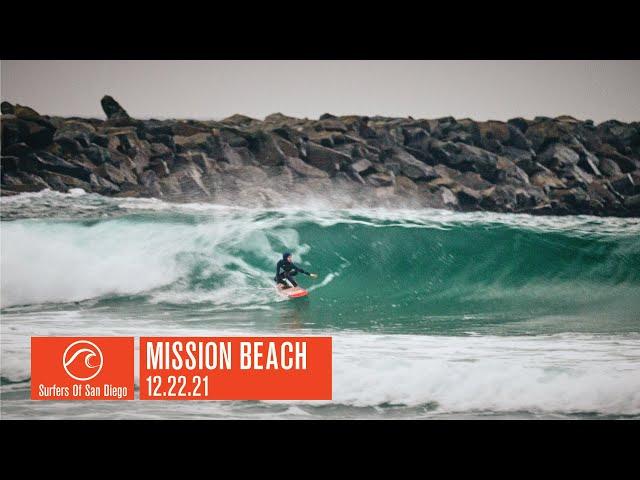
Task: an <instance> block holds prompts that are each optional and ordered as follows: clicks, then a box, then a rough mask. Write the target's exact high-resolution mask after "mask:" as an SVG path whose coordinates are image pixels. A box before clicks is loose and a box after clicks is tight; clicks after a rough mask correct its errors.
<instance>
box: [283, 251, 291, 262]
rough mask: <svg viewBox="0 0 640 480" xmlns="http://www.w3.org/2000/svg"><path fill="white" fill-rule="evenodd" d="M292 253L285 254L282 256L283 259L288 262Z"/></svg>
mask: <svg viewBox="0 0 640 480" xmlns="http://www.w3.org/2000/svg"><path fill="white" fill-rule="evenodd" d="M290 256H291V253H290V252H284V253H283V254H282V259H283V260H284V261H285V262H286V261H287V257H290Z"/></svg>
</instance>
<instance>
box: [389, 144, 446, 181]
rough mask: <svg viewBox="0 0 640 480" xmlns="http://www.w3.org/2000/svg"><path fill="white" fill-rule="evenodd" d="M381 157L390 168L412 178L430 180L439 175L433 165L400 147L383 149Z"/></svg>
mask: <svg viewBox="0 0 640 480" xmlns="http://www.w3.org/2000/svg"><path fill="white" fill-rule="evenodd" d="M381 159H382V160H383V162H384V164H385V166H386V167H387V168H388V169H389V170H391V171H394V172H395V173H396V174H398V175H399V174H402V175H404V176H406V177H408V178H410V179H412V180H423V181H429V180H432V179H434V178H437V177H438V174H437V172H436V171H435V170H434V169H433V167H431V166H429V165H426V164H425V163H423V162H421V161H420V160H418V159H417V158H415V157H414V156H413V155H411V154H410V153H408V152H407V151H406V150H404V149H402V148H399V147H394V148H390V149H386V150H383V152H382V154H381Z"/></svg>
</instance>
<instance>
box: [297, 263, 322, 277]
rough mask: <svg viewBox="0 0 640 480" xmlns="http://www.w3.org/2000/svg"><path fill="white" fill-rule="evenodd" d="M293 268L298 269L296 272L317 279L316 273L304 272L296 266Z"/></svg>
mask: <svg viewBox="0 0 640 480" xmlns="http://www.w3.org/2000/svg"><path fill="white" fill-rule="evenodd" d="M293 268H295V269H296V271H298V272H300V273H304V274H305V275H308V276H310V277H314V278H315V277H317V275H316V274H315V273H311V272H307V271H306V270H303V269H302V268H300V267H298V266H297V265H294V266H293Z"/></svg>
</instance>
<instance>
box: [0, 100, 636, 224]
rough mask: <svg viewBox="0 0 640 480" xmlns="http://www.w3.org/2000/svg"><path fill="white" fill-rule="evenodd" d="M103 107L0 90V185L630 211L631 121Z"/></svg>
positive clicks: (231, 198) (106, 103) (10, 189)
mask: <svg viewBox="0 0 640 480" xmlns="http://www.w3.org/2000/svg"><path fill="white" fill-rule="evenodd" d="M101 105H102V107H103V110H104V113H105V116H106V119H104V120H101V119H82V118H75V117H74V118H61V117H50V116H47V115H41V114H40V113H38V112H36V111H35V110H33V109H32V108H30V107H27V106H23V105H12V104H11V103H9V102H3V103H2V117H1V126H2V158H1V181H2V183H1V192H2V195H15V194H18V193H21V192H34V191H39V190H42V189H46V188H49V189H53V190H57V191H62V192H66V191H68V190H69V189H71V188H83V189H85V190H87V191H89V192H95V193H99V194H102V195H112V196H127V197H132V196H133V197H157V198H162V199H164V200H169V201H216V202H222V203H233V204H237V205H247V206H255V205H263V206H276V205H280V204H292V203H295V202H297V201H299V200H302V199H304V198H309V197H312V198H322V199H324V200H328V201H330V202H332V204H334V205H335V206H343V207H358V206H363V207H375V206H398V207H410V208H421V207H422V208H427V207H434V208H447V209H452V210H463V211H473V210H489V211H497V212H513V213H532V214H545V215H549V214H551V215H553V214H556V215H568V214H590V215H600V216H604V215H611V216H636V217H637V216H640V122H631V123H624V122H619V121H617V120H609V121H607V122H603V123H601V124H599V125H594V123H593V122H592V121H590V120H587V121H580V120H576V119H574V118H572V117H569V116H562V117H557V118H547V117H537V118H535V119H533V120H528V119H524V118H514V119H511V120H509V121H507V122H499V121H488V122H476V121H473V120H470V119H460V120H457V119H454V118H452V117H446V118H440V119H432V120H416V119H413V118H411V117H409V118H391V117H366V116H355V115H350V116H343V117H339V116H334V115H331V114H328V113H327V114H324V115H322V116H321V117H320V118H319V119H318V120H313V119H298V118H293V117H288V116H286V115H282V114H280V113H276V114H272V115H269V116H267V117H266V118H265V119H264V120H258V119H253V118H249V117H246V116H244V115H233V116H232V117H228V118H226V119H223V120H220V121H213V120H211V121H196V120H155V119H148V120H140V119H134V118H132V117H131V116H130V115H129V114H128V113H127V111H126V110H125V109H124V108H123V107H122V106H121V105H120V104H119V103H118V102H117V101H116V100H115V99H113V98H112V97H110V96H105V97H104V98H103V99H102V100H101Z"/></svg>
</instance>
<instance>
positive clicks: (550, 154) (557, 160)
mask: <svg viewBox="0 0 640 480" xmlns="http://www.w3.org/2000/svg"><path fill="white" fill-rule="evenodd" d="M538 161H539V162H540V163H541V164H542V165H544V166H545V167H549V168H551V169H552V170H556V169H560V168H565V167H572V166H574V165H577V164H578V162H579V161H580V155H578V154H577V153H576V152H574V151H573V150H572V149H571V148H569V147H567V146H565V145H562V144H559V143H554V144H552V145H550V146H549V147H548V148H547V149H546V150H545V151H544V152H543V153H542V154H540V155H539V156H538Z"/></svg>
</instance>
